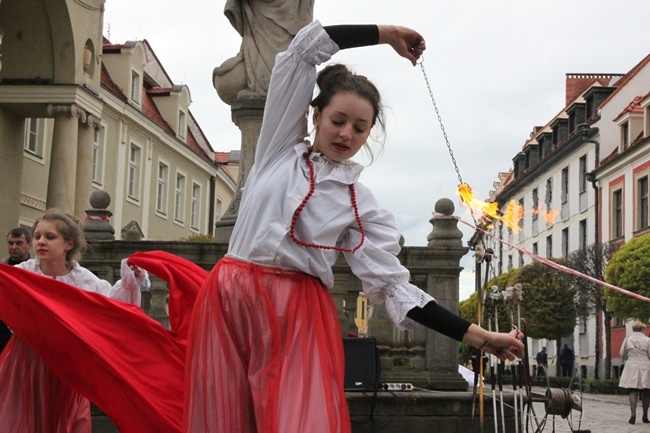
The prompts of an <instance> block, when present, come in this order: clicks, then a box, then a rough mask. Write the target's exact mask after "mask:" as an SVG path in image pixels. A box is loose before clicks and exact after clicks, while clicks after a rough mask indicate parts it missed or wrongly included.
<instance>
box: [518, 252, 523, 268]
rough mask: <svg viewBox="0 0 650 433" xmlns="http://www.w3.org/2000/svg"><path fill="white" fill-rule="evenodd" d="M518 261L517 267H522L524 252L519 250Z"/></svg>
mask: <svg viewBox="0 0 650 433" xmlns="http://www.w3.org/2000/svg"><path fill="white" fill-rule="evenodd" d="M518 262H519V268H520V269H521V268H523V267H524V254H523V253H522V252H521V251H520V252H519V257H518Z"/></svg>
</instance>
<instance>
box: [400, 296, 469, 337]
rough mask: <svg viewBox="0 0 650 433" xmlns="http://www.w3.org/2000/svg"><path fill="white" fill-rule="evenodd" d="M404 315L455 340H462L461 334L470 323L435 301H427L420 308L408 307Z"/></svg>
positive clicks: (463, 333)
mask: <svg viewBox="0 0 650 433" xmlns="http://www.w3.org/2000/svg"><path fill="white" fill-rule="evenodd" d="M406 316H407V317H409V318H411V319H413V320H415V321H416V322H418V323H420V324H422V325H424V326H426V327H427V328H431V329H433V330H434V331H438V332H440V333H441V334H443V335H446V336H447V337H450V338H453V339H454V340H457V341H463V336H464V335H465V333H466V332H467V329H469V327H470V325H471V323H470V322H468V321H467V320H465V319H463V318H462V317H460V316H457V315H455V314H454V313H452V312H451V311H449V310H447V309H445V308H443V307H442V306H440V305H439V304H438V303H437V302H435V301H431V302H429V303H428V304H427V305H425V306H424V307H422V308H420V307H415V308H412V309H410V310H409V312H408V313H406Z"/></svg>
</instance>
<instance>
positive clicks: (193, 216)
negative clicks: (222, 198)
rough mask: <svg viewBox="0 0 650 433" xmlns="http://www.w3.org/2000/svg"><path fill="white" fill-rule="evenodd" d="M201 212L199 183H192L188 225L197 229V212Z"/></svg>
mask: <svg viewBox="0 0 650 433" xmlns="http://www.w3.org/2000/svg"><path fill="white" fill-rule="evenodd" d="M200 212H201V185H199V184H197V183H192V207H191V209H190V227H191V228H193V229H195V230H198V229H199V214H200Z"/></svg>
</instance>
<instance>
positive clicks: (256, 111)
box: [214, 98, 266, 243]
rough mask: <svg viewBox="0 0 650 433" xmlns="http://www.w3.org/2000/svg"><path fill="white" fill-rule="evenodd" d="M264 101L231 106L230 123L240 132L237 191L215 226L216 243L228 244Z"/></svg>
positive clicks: (245, 100)
mask: <svg viewBox="0 0 650 433" xmlns="http://www.w3.org/2000/svg"><path fill="white" fill-rule="evenodd" d="M265 101H266V100H265V99H260V98H239V99H237V100H235V101H234V102H233V103H232V105H231V112H232V121H233V122H234V123H235V125H237V126H238V127H239V129H240V130H241V158H240V160H239V178H238V179H237V191H235V195H234V196H233V198H232V201H231V202H230V206H228V209H227V210H226V213H225V214H224V215H223V217H222V218H221V220H220V221H217V223H216V224H215V231H214V239H215V241H216V242H218V243H228V242H230V235H231V234H232V229H233V227H234V226H235V221H236V220H237V214H238V213H239V203H240V202H241V191H242V188H243V187H244V185H245V184H246V178H247V177H248V173H249V172H250V169H251V167H252V166H253V162H254V160H255V146H256V144H257V139H258V138H259V135H260V129H261V128H262V116H263V115H264V103H265Z"/></svg>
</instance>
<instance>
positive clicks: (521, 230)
mask: <svg viewBox="0 0 650 433" xmlns="http://www.w3.org/2000/svg"><path fill="white" fill-rule="evenodd" d="M524 215H525V214H524V198H523V197H522V198H520V199H519V210H518V215H517V216H518V217H519V221H518V222H517V224H518V225H519V233H521V235H523V233H524ZM521 235H520V238H521V237H522V236H521Z"/></svg>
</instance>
